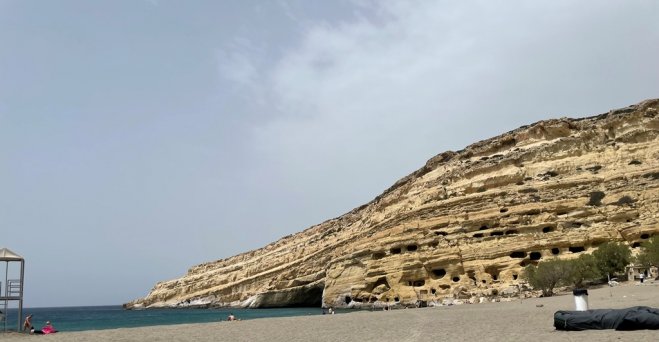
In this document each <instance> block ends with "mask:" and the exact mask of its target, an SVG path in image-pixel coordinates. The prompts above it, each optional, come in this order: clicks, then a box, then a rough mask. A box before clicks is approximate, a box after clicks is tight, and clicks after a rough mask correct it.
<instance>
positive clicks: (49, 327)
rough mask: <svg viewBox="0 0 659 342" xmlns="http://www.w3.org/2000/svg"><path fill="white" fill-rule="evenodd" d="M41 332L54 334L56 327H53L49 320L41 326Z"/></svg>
mask: <svg viewBox="0 0 659 342" xmlns="http://www.w3.org/2000/svg"><path fill="white" fill-rule="evenodd" d="M41 332H42V333H44V334H54V333H56V332H57V329H55V327H53V325H52V324H50V321H47V322H46V326H44V327H43V328H41Z"/></svg>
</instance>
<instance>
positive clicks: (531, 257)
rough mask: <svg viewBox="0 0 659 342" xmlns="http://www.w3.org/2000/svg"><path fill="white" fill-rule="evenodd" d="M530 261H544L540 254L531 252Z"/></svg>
mask: <svg viewBox="0 0 659 342" xmlns="http://www.w3.org/2000/svg"><path fill="white" fill-rule="evenodd" d="M530 259H531V260H540V259H542V254H541V253H540V252H531V254H530Z"/></svg>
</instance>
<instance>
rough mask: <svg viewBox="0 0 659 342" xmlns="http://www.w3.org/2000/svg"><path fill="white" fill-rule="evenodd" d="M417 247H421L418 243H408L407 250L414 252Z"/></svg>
mask: <svg viewBox="0 0 659 342" xmlns="http://www.w3.org/2000/svg"><path fill="white" fill-rule="evenodd" d="M417 248H419V247H418V246H417V245H408V246H407V251H408V252H414V251H416V250H417Z"/></svg>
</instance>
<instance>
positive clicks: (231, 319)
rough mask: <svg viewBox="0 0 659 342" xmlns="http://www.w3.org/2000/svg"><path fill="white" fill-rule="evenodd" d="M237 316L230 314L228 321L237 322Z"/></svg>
mask: <svg viewBox="0 0 659 342" xmlns="http://www.w3.org/2000/svg"><path fill="white" fill-rule="evenodd" d="M235 320H236V316H234V315H233V314H232V313H230V314H229V317H227V321H235Z"/></svg>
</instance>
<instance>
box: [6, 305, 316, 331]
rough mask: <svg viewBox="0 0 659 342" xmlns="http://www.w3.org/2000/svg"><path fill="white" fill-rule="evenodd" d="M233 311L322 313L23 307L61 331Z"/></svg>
mask: <svg viewBox="0 0 659 342" xmlns="http://www.w3.org/2000/svg"><path fill="white" fill-rule="evenodd" d="M229 313H233V314H234V315H235V316H236V318H239V319H242V320H249V319H257V318H265V317H287V316H306V315H320V314H322V312H321V309H320V308H281V309H184V310H180V309H179V310H172V309H169V310H168V309H154V310H123V308H122V307H121V306H82V307H61V308H26V309H23V316H26V315H28V314H32V315H33V317H32V324H33V325H34V327H35V328H37V329H40V328H41V327H42V326H43V325H45V324H46V321H51V322H52V324H53V326H55V328H56V329H57V330H59V331H81V330H101V329H115V328H128V327H144V326H151V325H170V324H182V323H204V322H219V321H225V320H226V318H227V316H228V315H229ZM16 319H17V313H16V310H10V311H9V312H8V313H7V328H8V329H10V330H16V326H17V324H16ZM0 329H2V330H4V322H3V323H0Z"/></svg>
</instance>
